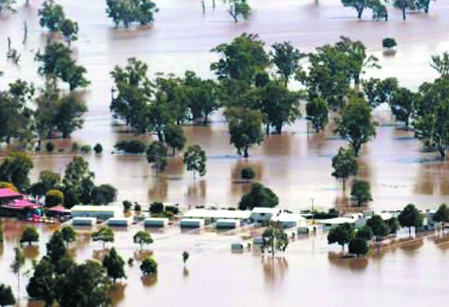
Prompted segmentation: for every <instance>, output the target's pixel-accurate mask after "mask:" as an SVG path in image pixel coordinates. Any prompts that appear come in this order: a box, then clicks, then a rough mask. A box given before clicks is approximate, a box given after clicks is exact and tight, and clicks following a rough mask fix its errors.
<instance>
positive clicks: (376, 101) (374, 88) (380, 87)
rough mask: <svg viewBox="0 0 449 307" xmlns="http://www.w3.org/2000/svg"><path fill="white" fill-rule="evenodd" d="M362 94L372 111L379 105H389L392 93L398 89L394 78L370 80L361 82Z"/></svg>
mask: <svg viewBox="0 0 449 307" xmlns="http://www.w3.org/2000/svg"><path fill="white" fill-rule="evenodd" d="M362 84H363V93H364V94H365V97H366V99H367V100H368V103H369V105H370V107H371V108H372V109H374V108H376V107H377V106H379V105H380V104H381V103H384V102H386V103H388V104H390V103H391V99H392V97H393V93H395V92H396V90H397V89H398V86H399V84H398V80H397V79H396V78H386V79H384V80H380V79H376V78H370V79H368V80H363V82H362Z"/></svg>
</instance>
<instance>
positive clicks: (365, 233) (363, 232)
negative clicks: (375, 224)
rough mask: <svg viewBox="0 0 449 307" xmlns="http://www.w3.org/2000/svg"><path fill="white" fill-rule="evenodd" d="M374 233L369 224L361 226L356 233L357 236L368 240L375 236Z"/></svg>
mask: <svg viewBox="0 0 449 307" xmlns="http://www.w3.org/2000/svg"><path fill="white" fill-rule="evenodd" d="M373 236H374V234H373V231H372V229H371V228H370V227H368V226H363V227H362V228H360V229H359V230H358V231H357V233H356V237H357V238H359V239H364V240H366V241H369V240H371V239H372V238H373Z"/></svg>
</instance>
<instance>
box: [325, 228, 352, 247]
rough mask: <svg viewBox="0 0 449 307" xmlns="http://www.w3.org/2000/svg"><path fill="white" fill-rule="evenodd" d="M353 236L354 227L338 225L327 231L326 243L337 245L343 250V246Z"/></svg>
mask: <svg viewBox="0 0 449 307" xmlns="http://www.w3.org/2000/svg"><path fill="white" fill-rule="evenodd" d="M353 236H354V227H353V226H352V225H350V224H348V223H345V224H341V225H338V226H336V227H333V228H331V229H330V230H329V233H328V235H327V242H328V243H329V244H332V243H338V244H339V245H341V248H342V249H343V250H344V249H345V245H346V244H348V243H349V241H351V239H352V238H353Z"/></svg>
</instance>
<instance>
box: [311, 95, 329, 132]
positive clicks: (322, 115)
mask: <svg viewBox="0 0 449 307" xmlns="http://www.w3.org/2000/svg"><path fill="white" fill-rule="evenodd" d="M306 112H307V117H306V119H307V120H310V121H311V123H312V125H313V127H314V128H315V131H316V133H318V132H320V131H322V130H324V129H325V128H326V125H327V123H328V121H329V105H328V104H327V101H326V100H324V99H323V98H315V99H312V100H311V101H309V102H307V105H306Z"/></svg>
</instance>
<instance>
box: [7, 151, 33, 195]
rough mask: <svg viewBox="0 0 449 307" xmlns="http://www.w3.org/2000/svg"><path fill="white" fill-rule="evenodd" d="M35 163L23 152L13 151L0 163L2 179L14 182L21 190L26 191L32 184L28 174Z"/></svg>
mask: <svg viewBox="0 0 449 307" xmlns="http://www.w3.org/2000/svg"><path fill="white" fill-rule="evenodd" d="M33 166H34V164H33V161H31V159H30V158H29V157H28V156H27V155H26V154H25V153H22V152H11V153H9V154H8V155H7V156H6V157H5V158H4V160H3V162H2V164H1V165H0V181H3V182H9V183H11V184H13V185H14V186H15V187H17V189H19V190H20V191H26V189H27V188H28V187H29V186H30V179H29V178H28V175H29V173H30V171H31V169H32V168H33Z"/></svg>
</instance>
